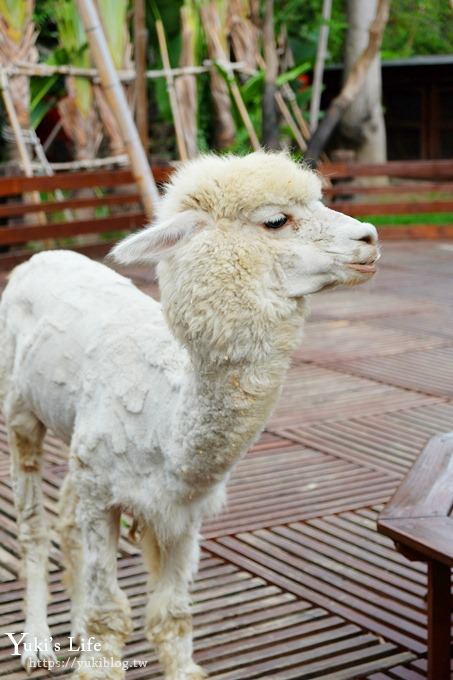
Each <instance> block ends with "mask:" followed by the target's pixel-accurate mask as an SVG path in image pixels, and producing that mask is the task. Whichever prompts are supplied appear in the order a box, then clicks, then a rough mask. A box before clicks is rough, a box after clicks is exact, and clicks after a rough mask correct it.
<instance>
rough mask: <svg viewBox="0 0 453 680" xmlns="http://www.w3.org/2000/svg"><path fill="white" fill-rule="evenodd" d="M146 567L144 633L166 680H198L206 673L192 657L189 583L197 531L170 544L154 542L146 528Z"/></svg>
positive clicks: (154, 538)
mask: <svg viewBox="0 0 453 680" xmlns="http://www.w3.org/2000/svg"><path fill="white" fill-rule="evenodd" d="M143 548H144V557H145V560H146V561H147V563H148V568H149V570H150V574H151V578H150V586H151V588H153V591H152V592H151V594H150V597H149V601H148V606H147V610H146V634H147V637H148V639H149V640H150V641H151V642H152V643H153V644H154V645H155V647H156V652H157V654H158V657H159V660H160V662H161V664H162V667H163V670H164V674H165V679H166V680H202V679H203V678H206V677H207V676H206V674H205V672H204V671H203V669H202V668H200V666H197V665H196V664H195V663H194V661H193V659H192V618H191V615H190V597H189V584H190V582H191V580H192V578H193V575H194V573H195V571H196V567H197V564H198V552H199V548H198V532H197V531H193V532H192V533H190V532H189V533H188V534H186V535H185V536H182V537H181V538H180V539H178V540H177V541H174V542H172V543H162V542H158V541H157V539H156V536H155V535H154V532H153V530H152V529H151V528H148V529H147V530H146V532H145V534H144V537H143Z"/></svg>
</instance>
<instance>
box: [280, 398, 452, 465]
mask: <svg viewBox="0 0 453 680" xmlns="http://www.w3.org/2000/svg"><path fill="white" fill-rule="evenodd" d="M452 428H453V404H452V403H437V404H433V405H428V406H421V407H419V408H413V409H407V410H399V411H392V412H390V413H384V414H381V415H376V416H368V417H367V418H350V419H344V420H338V421H318V422H316V423H310V424H307V425H305V424H301V425H300V426H299V427H291V428H287V429H283V430H279V431H278V434H280V435H281V436H282V437H287V438H289V439H292V440H294V441H297V442H300V443H301V444H303V445H304V446H309V447H312V448H315V449H318V450H319V451H324V452H326V453H330V454H332V455H334V456H339V457H341V458H345V459H346V460H350V461H354V462H356V463H360V464H363V465H366V466H368V467H370V468H372V469H375V470H386V471H392V472H394V473H395V474H397V475H398V476H403V475H405V474H406V472H407V471H408V469H409V468H410V467H411V465H412V464H413V463H414V461H415V459H416V458H417V456H418V454H419V452H420V451H421V450H422V448H423V447H424V445H425V444H426V442H427V441H428V439H429V438H430V437H431V436H432V435H434V434H437V433H439V432H448V431H449V430H450V429H452Z"/></svg>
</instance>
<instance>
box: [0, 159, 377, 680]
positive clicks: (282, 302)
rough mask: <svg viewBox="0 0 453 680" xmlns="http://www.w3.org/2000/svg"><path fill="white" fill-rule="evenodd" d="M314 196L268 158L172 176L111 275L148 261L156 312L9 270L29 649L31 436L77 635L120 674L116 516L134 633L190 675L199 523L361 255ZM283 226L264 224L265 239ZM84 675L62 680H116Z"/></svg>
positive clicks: (112, 288) (81, 279)
mask: <svg viewBox="0 0 453 680" xmlns="http://www.w3.org/2000/svg"><path fill="white" fill-rule="evenodd" d="M320 195H321V190H320V181H319V178H318V177H317V176H316V175H315V174H314V173H312V172H311V171H309V170H307V169H304V168H303V167H301V166H298V165H297V164H295V163H293V162H292V161H291V160H290V159H289V158H288V157H287V156H285V155H284V154H266V153H264V152H260V153H256V154H251V155H250V156H248V157H245V158H236V157H227V158H217V157H211V156H209V157H206V158H202V159H198V160H196V161H192V162H190V163H187V164H186V165H184V166H183V167H182V168H181V169H180V170H179V171H178V172H177V173H176V174H175V176H174V177H173V179H172V181H171V183H170V184H169V186H168V187H167V188H166V193H165V197H164V198H163V200H162V204H161V205H160V207H159V210H158V214H157V217H156V224H154V225H153V226H152V227H150V228H148V229H145V230H143V231H141V232H139V233H138V234H135V235H132V236H131V237H129V238H128V239H126V240H125V241H124V242H122V243H120V244H119V245H118V246H117V248H116V249H115V251H114V255H115V256H116V258H117V260H118V261H122V262H126V263H128V262H137V261H142V262H146V261H148V260H149V261H159V265H158V275H159V283H160V287H161V293H162V306H161V304H159V303H158V302H156V301H154V300H152V299H151V298H149V297H148V296H146V295H144V294H142V293H141V292H140V291H139V290H137V289H136V288H135V286H134V285H133V284H132V283H131V282H130V281H129V280H127V279H125V278H124V277H122V276H120V275H119V274H117V273H115V272H114V271H112V270H111V269H109V268H107V267H106V266H104V265H102V264H98V263H96V262H93V261H90V260H89V259H87V258H86V257H83V256H82V255H78V254H75V253H73V252H68V251H56V252H45V253H41V254H38V255H35V256H34V257H32V258H31V260H30V261H28V262H27V263H25V264H23V265H21V266H19V267H18V268H17V269H16V270H15V271H14V272H13V274H12V276H11V280H10V282H9V284H8V286H7V288H6V290H5V292H4V295H3V298H2V301H1V306H0V343H1V347H2V353H1V355H0V405H1V407H2V410H3V413H4V415H5V419H6V422H7V425H8V429H9V433H10V442H11V449H12V454H13V459H14V461H15V463H14V470H15V490H16V499H17V505H18V522H19V527H20V529H19V533H20V537H21V540H22V542H23V545H24V555H25V563H26V565H27V564H28V568H26V576H27V578H28V579H29V581H30V583H31V585H30V586H29V596H30V597H31V602H32V606H33V607H34V608H35V610H36V611H38V614H36V615H32V613H31V611H30V608H29V609H28V618H27V621H28V623H27V626H28V628H29V634H30V635H36V636H37V637H39V638H40V639H45V638H46V637H47V636H48V629H47V623H46V621H45V580H43V579H45V577H44V576H43V573H44V571H45V564H46V559H47V557H46V554H47V547H46V535H45V534H46V530H45V520H44V517H43V513H42V498H41V495H40V490H39V469H40V459H39V455H40V443H41V439H42V436H43V433H44V430H45V428H50V429H52V430H53V431H54V432H55V433H56V434H57V435H58V436H59V437H61V439H63V440H64V441H65V442H66V443H67V444H68V445H69V446H70V451H71V460H70V476H69V481H68V484H67V485H66V486H65V492H64V493H65V494H66V510H65V524H64V526H65V533H66V539H67V540H66V543H67V544H68V547H67V549H66V553H67V554H66V559H67V562H68V572H69V574H70V581H71V582H70V588H71V589H72V590H71V592H72V593H73V600H74V604H73V618H74V619H75V624H74V625H75V627H76V629H80V630H86V631H87V632H93V631H94V633H93V634H94V635H95V636H97V638H98V639H99V640H101V641H102V644H103V646H102V652H101V654H104V655H107V653H109V654H112V655H113V656H115V657H118V658H119V656H120V654H121V644H122V642H123V640H124V638H125V636H126V634H127V631H128V629H129V624H128V608H127V604H126V603H125V602H124V598H122V596H121V593H120V592H119V591H118V587H117V584H116V579H115V574H114V569H113V568H112V566H111V565H112V563H113V562H114V556H115V550H116V547H115V546H116V534H117V525H118V517H119V509H121V508H129V509H130V510H131V511H132V513H133V514H134V516H135V517H136V518H137V519H139V520H140V521H141V523H142V525H143V527H144V536H145V539H144V540H145V545H144V548H145V553H146V554H147V555H148V558H147V559H148V564H149V567H150V570H151V572H153V570H154V573H152V579H153V588H154V593H153V594H152V595H151V596H150V604H149V607H148V614H147V630H148V634H149V637H150V639H152V640H153V641H154V642H155V643H156V645H157V649H158V652H159V655H160V658H161V661H162V663H163V666H164V671H165V673H166V677H167V678H171V679H173V680H184V679H185V678H187V679H189V678H190V679H191V680H196V678H201V677H203V674H202V671H201V669H199V668H198V667H197V666H195V665H194V664H193V662H192V658H191V632H190V619H189V614H188V595H187V587H188V582H189V580H190V578H191V575H192V573H193V571H194V568H195V564H196V557H197V541H198V539H197V537H198V530H199V527H200V524H201V520H202V516H203V514H205V513H206V512H214V511H216V510H218V509H219V508H220V506H221V505H222V502H223V499H224V495H225V493H224V492H225V484H226V481H227V478H228V475H229V472H230V471H231V469H232V467H233V466H234V464H235V463H236V462H237V461H238V460H239V458H240V457H241V455H243V454H244V452H245V451H246V450H247V448H248V447H249V446H250V445H251V443H252V442H253V441H254V440H255V439H256V438H257V437H258V436H259V434H260V432H261V430H262V428H263V427H264V425H265V422H266V419H267V418H268V416H269V414H270V412H271V410H272V408H273V406H274V404H275V402H276V400H277V398H278V396H279V394H280V389H281V385H282V383H283V380H284V377H285V373H286V369H287V367H288V363H289V360H290V356H291V353H292V351H293V350H294V348H295V347H296V346H297V345H298V343H299V341H300V334H301V328H302V321H303V318H304V314H305V310H306V304H305V297H304V296H305V295H307V294H309V293H313V292H316V291H317V290H320V289H322V288H323V287H325V286H328V285H334V284H336V283H359V282H361V281H362V280H365V279H366V278H368V277H369V275H367V274H364V273H360V272H359V271H357V270H356V269H351V268H350V267H349V266H348V265H349V264H351V263H355V264H357V263H358V264H361V263H369V262H372V261H373V260H374V259H375V258H376V233H375V230H374V228H373V227H371V225H363V224H360V223H358V222H357V221H356V220H352V219H351V218H347V217H345V216H343V215H340V214H338V213H335V212H333V211H331V210H328V209H327V208H325V207H324V206H323V205H322V204H321V203H320ZM282 215H283V217H284V218H286V223H285V224H284V225H283V226H282V227H280V228H277V229H272V228H271V227H269V226H266V224H269V223H270V222H271V221H272V220H274V221H275V220H276V219H279V216H280V218H281V216H282ZM62 507H63V509H64V508H65V497H63V498H62ZM69 508H71V510H70V511H69ZM80 532H81V533H80ZM68 536H69V537H71V540H70V541H69V540H68ZM66 543H65V545H66ZM78 551H79V552H78ZM32 554H33V555H34V556H35V558H34V559H35V562H34V563H33V559H32ZM78 554H79V559H80V560H82V562H83V563H84V568H83V569H81V568H80V565H77V564H75V563H76V562H77V555H78ZM36 556H37V557H36ZM82 558H83V559H82ZM27 560H28V561H27ZM36 562H37V563H38V566H39V568H38V569H37V568H36ZM88 579H91V583H90V587H89V588H88V587H87V583H88ZM85 591H86V592H85ZM33 593H35V596H34V595H33ZM36 593H38V595H36ZM33 597H34V598H35V599H34V600H33ZM106 612H107V613H106ZM100 621H102V625H101V624H100ZM118 621H120V622H121V623H120V624H119V623H118ZM188 622H189V623H188ZM183 624H184V625H183ZM80 630H79V631H78V632H80ZM112 640H113V642H112ZM30 658H32V659H33V657H30V654H28V656H27V655H25V657H24V663H27V662H28V660H29V659H30ZM49 658H52V656H51V652H49ZM83 673H85V674H83ZM93 673H94V671H93V672H92V671H90V669H86V670H85V671H83V672H82V671H79V674H78V675H77V677H80V678H82V677H86V678H98V677H103V678H104V677H111V678H116V677H122V673H121V671H118V670H114V669H111V670H110V671H108V673H110V674H107V675H102V676H101V675H99V676H98V675H95V674H93Z"/></svg>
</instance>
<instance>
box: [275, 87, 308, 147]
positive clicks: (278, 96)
mask: <svg viewBox="0 0 453 680" xmlns="http://www.w3.org/2000/svg"><path fill="white" fill-rule="evenodd" d="M274 96H275V101H276V102H277V105H278V108H279V109H280V112H281V114H282V116H283V118H284V119H285V121H286V124H287V125H288V127H289V128H290V130H291V132H292V133H293V135H294V138H295V140H296V142H297V144H298V146H299V149H300V150H301V151H306V149H307V144H306V143H305V140H304V138H303V137H302V134H301V131H300V130H299V128H298V127H297V125H296V124H295V122H294V120H293V117H292V115H291V112H290V110H289V108H288V106H287V104H286V102H285V100H284V99H283V96H282V93H281V92H279V91H278V90H277V92H276V93H275V95H274Z"/></svg>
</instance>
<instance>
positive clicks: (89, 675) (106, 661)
mask: <svg viewBox="0 0 453 680" xmlns="http://www.w3.org/2000/svg"><path fill="white" fill-rule="evenodd" d="M79 510H80V512H79V514H80V516H81V517H80V519H81V524H82V544H83V558H84V572H83V573H84V581H85V597H84V630H85V637H84V638H83V639H82V642H83V643H84V645H85V646H87V645H88V643H90V645H89V649H88V650H87V651H84V652H82V654H81V656H80V658H79V660H78V664H79V670H78V671H77V672H76V673H75V674H74V678H77V680H120V679H122V678H124V675H125V672H124V670H123V668H122V650H123V646H124V643H125V641H126V639H127V636H128V635H129V633H130V631H131V628H132V625H131V611H130V606H129V603H128V601H127V597H126V596H125V594H124V593H123V592H122V591H121V590H120V588H119V586H118V582H117V577H116V571H117V565H116V551H117V545H118V534H119V520H120V512H119V511H116V510H105V511H102V510H99V511H94V510H93V497H90V498H89V499H88V498H87V500H86V503H85V502H84V499H83V498H81V499H80V507H79Z"/></svg>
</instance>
